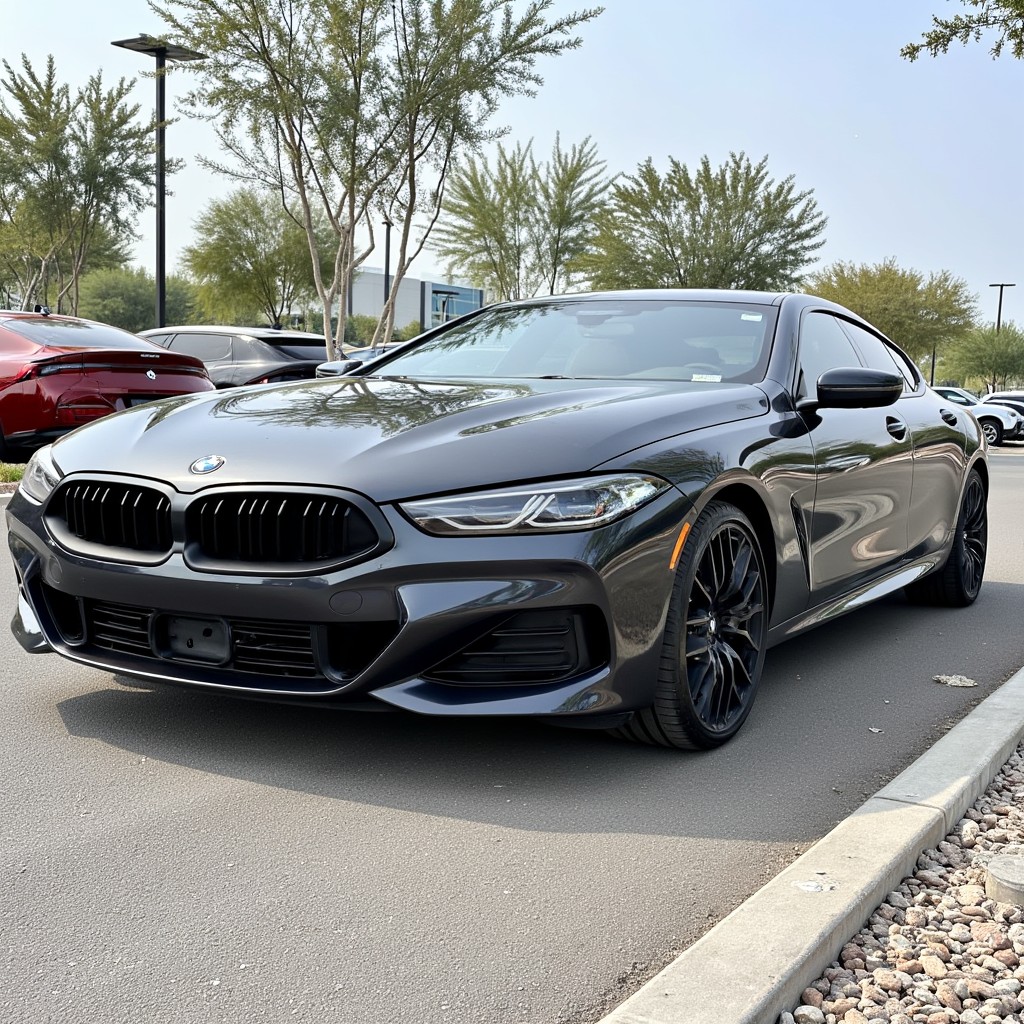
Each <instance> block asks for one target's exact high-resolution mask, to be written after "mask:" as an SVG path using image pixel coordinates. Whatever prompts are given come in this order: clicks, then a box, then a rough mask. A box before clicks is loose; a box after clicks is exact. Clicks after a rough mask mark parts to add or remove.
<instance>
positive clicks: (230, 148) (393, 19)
mask: <svg viewBox="0 0 1024 1024" xmlns="http://www.w3.org/2000/svg"><path fill="white" fill-rule="evenodd" d="M552 5H553V0H525V2H523V0H453V2H447V3H446V2H442V0H403V2H402V3H392V2H391V0H290V2H289V3H287V4H278V3H274V2H271V0H250V2H247V3H245V4H230V5H228V4H224V3H222V2H221V0H154V2H153V3H152V6H153V8H154V10H156V11H157V13H158V14H160V15H161V16H162V17H163V18H164V20H165V22H166V23H167V25H168V26H169V28H170V29H171V30H173V34H174V36H175V38H176V39H177V40H178V41H179V42H181V43H182V44H184V45H186V46H189V47H191V48H193V49H196V50H198V51H200V52H201V53H204V54H208V55H209V56H208V58H207V59H206V60H204V61H199V62H197V63H196V64H195V65H189V66H187V67H186V70H189V71H194V72H197V73H198V74H199V75H200V76H201V81H200V83H199V86H198V88H196V89H195V90H193V91H192V92H191V93H190V94H189V95H188V97H187V99H186V104H187V105H188V106H190V107H191V109H192V110H193V111H195V112H196V113H197V114H199V115H200V116H205V117H208V118H209V120H210V121H211V122H212V123H213V124H214V125H215V127H216V130H217V132H218V136H219V139H220V143H221V146H222V148H223V150H224V152H225V154H226V156H227V162H226V163H225V164H213V165H212V166H214V167H215V168H216V169H218V170H222V171H225V172H227V173H231V174H234V175H236V176H237V177H239V178H243V179H246V180H248V181H251V182H261V183H263V184H264V185H266V186H268V187H270V188H272V189H273V190H274V191H275V192H278V193H280V194H281V196H282V198H283V201H284V204H285V205H286V206H287V207H289V208H290V209H294V210H296V211H298V216H299V218H300V220H301V222H302V224H303V226H304V228H305V230H306V233H307V236H308V241H309V247H310V250H311V252H313V253H314V258H313V261H312V262H313V268H314V270H313V272H314V278H315V283H316V290H317V294H318V296H319V298H320V303H321V306H322V308H323V313H324V322H325V323H327V322H329V321H330V319H331V310H332V309H333V308H334V307H335V303H336V302H337V307H338V308H340V309H341V310H343V311H344V310H345V309H346V307H347V301H346V300H347V289H348V287H349V281H350V280H351V277H352V274H353V272H354V271H355V270H356V269H357V268H358V267H359V266H360V265H361V264H362V263H363V262H364V261H365V259H366V257H367V256H368V254H369V252H370V251H372V248H373V244H374V220H375V218H377V217H379V216H381V215H387V216H389V217H390V219H391V220H392V221H393V222H394V223H395V225H396V227H397V228H398V239H397V241H398V244H397V253H396V257H397V258H396V263H395V269H394V278H393V282H392V290H391V296H390V299H389V301H388V303H387V304H386V306H385V310H384V314H383V317H382V321H381V324H380V327H379V329H378V334H380V335H381V336H383V337H387V336H388V335H389V334H390V332H391V329H392V325H393V319H394V300H395V297H396V296H397V294H398V288H399V286H400V284H401V281H402V278H403V277H404V276H405V273H406V271H407V269H408V267H409V264H410V263H411V262H412V260H413V259H415V257H416V256H417V255H418V254H419V252H420V251H421V249H422V247H423V244H424V242H425V240H426V237H427V235H428V234H429V232H430V229H431V227H432V226H433V223H434V221H435V220H436V218H437V214H438V210H439V208H440V203H441V200H442V197H443V194H444V184H445V179H446V176H447V174H448V171H449V168H450V167H451V164H452V160H453V159H454V158H455V156H456V155H457V154H458V153H459V152H460V151H463V150H474V149H476V148H477V147H479V146H480V145H481V144H482V143H483V142H484V141H487V140H489V139H491V138H493V137H494V136H495V134H496V133H495V132H494V131H493V129H491V128H490V127H489V125H490V122H491V121H492V119H493V117H494V114H495V112H496V110H497V108H498V105H499V103H500V101H501V99H502V98H503V97H506V96H513V95H517V94H523V93H530V92H532V91H533V89H534V88H535V87H536V86H538V85H539V84H540V81H541V80H540V77H539V75H538V74H537V72H536V70H535V65H536V63H537V61H538V59H540V58H541V57H544V56H557V55H559V54H561V53H563V52H565V51H566V50H570V49H573V48H575V47H577V46H579V45H580V40H579V38H578V37H575V36H574V35H573V34H572V33H573V32H574V31H575V30H576V29H577V28H578V27H579V26H580V25H582V24H583V23H584V22H586V21H589V20H590V19H591V18H593V17H595V16H596V15H597V14H598V13H600V12H599V10H596V9H595V10H585V11H580V12H576V13H572V14H568V15H565V16H562V17H556V18H551V19H549V18H548V16H547V15H548V12H549V11H550V9H551V7H552ZM321 219H322V220H323V221H324V222H326V223H327V224H329V226H330V229H331V233H332V237H331V246H330V249H329V251H327V252H326V253H323V252H321V240H320V238H319V237H318V223H319V220H321ZM414 225H417V227H416V231H417V235H418V237H416V238H414V237H413V228H414ZM360 228H363V229H365V230H366V232H367V234H368V236H369V238H370V244H369V246H368V247H367V248H366V249H363V250H361V251H360V250H359V249H357V246H356V237H357V234H356V233H357V231H358V230H359V229H360ZM324 265H327V266H329V267H330V270H329V272H328V273H323V272H322V271H321V267H322V266H324ZM343 335H344V314H342V316H341V318H340V320H339V322H338V325H337V328H336V341H337V340H339V339H340V338H341V337H342V336H343ZM336 347H337V345H336Z"/></svg>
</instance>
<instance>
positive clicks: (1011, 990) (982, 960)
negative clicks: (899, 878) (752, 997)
mask: <svg viewBox="0 0 1024 1024" xmlns="http://www.w3.org/2000/svg"><path fill="white" fill-rule="evenodd" d="M1000 854H1020V855H1021V856H1024V744H1021V746H1019V747H1018V748H1017V750H1016V752H1015V753H1014V754H1013V756H1012V757H1011V758H1010V760H1009V761H1008V762H1007V763H1006V765H1004V767H1003V769H1002V770H1001V771H1000V772H999V774H998V775H996V777H995V778H994V779H993V780H992V784H991V785H990V786H989V788H988V790H987V791H986V792H985V793H984V794H983V795H982V796H981V797H980V798H979V799H978V800H977V801H976V802H975V804H974V806H973V807H971V808H970V809H969V810H968V811H967V813H966V814H965V815H964V817H963V818H962V819H961V820H960V821H959V823H958V824H957V826H956V828H955V829H954V830H953V831H952V832H951V833H950V834H949V835H948V836H947V837H946V839H945V840H944V841H943V842H941V843H939V844H938V848H937V849H928V850H925V851H924V852H923V853H922V854H921V856H920V857H918V860H917V870H916V871H915V872H914V874H913V875H912V876H910V877H908V878H905V879H904V880H903V882H902V884H901V885H900V887H899V889H898V890H896V891H895V892H891V893H889V895H888V898H887V899H886V901H885V902H884V903H883V904H882V905H881V906H880V907H878V909H877V910H876V911H875V912H874V913H873V914H872V915H871V918H870V919H869V920H868V922H867V924H866V925H865V926H864V927H863V928H862V929H861V930H860V931H859V932H858V933H857V934H856V935H854V936H853V938H852V939H850V941H849V942H847V943H846V945H845V946H844V947H843V950H842V952H841V953H840V955H839V960H838V961H835V962H833V963H832V965H831V966H830V967H829V968H828V969H827V970H826V971H825V973H824V974H823V975H822V977H821V978H819V979H818V980H817V981H815V982H813V983H812V984H811V985H810V986H809V987H808V988H807V989H805V990H804V993H803V996H802V1005H801V1006H799V1007H797V1008H795V1009H794V1010H792V1011H790V1012H786V1013H783V1014H781V1016H780V1017H779V1019H778V1024H840V1022H841V1024H864V1022H866V1021H882V1022H888V1024H1011V1022H1012V1024H1022V1022H1024V993H1022V989H1024V909H1022V908H1021V907H1018V906H1015V905H1013V904H1008V903H997V902H995V901H994V900H991V899H988V898H987V897H986V894H985V875H986V865H987V864H988V862H989V861H990V860H991V859H992V858H993V857H995V856H997V855H1000Z"/></svg>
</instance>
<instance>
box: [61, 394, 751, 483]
mask: <svg viewBox="0 0 1024 1024" xmlns="http://www.w3.org/2000/svg"><path fill="white" fill-rule="evenodd" d="M767 409H768V401H767V398H766V397H765V394H764V392H762V391H761V390H760V389H758V388H756V387H754V386H752V385H746V384H737V385H730V384H714V385H707V384H697V383H694V384H687V383H678V382H658V381H638V382H628V383H625V382H601V383H596V382H594V381H581V380H500V381H466V380H453V381H444V380H412V379H408V378H401V379H397V378H390V379H389V378H383V377H346V378H333V379H327V380H315V381H302V382H299V383H295V384H283V385H266V386H262V387H250V388H236V389H232V390H229V391H219V392H214V393H211V394H208V395H201V396H194V397H184V398H171V399H167V400H165V401H162V402H158V403H154V404H152V405H146V406H141V407H139V408H136V409H131V410H128V411H126V412H124V413H118V414H116V415H114V416H109V417H106V418H105V419H103V420H100V421H97V422H96V423H94V424H91V425H89V426H88V427H85V428H82V429H80V430H77V431H75V432H74V433H72V434H69V435H67V436H66V437H65V438H63V439H62V440H60V441H58V442H57V443H56V445H55V446H54V458H55V459H56V461H57V464H58V465H59V466H60V468H61V469H62V470H63V471H64V472H65V473H71V472H79V471H89V472H112V471H113V472H118V473H128V474H132V475H137V476H142V477H156V478H159V479H162V480H166V481H168V482H170V483H171V484H173V485H174V486H175V487H176V488H178V489H179V490H181V491H196V490H199V489H201V488H203V487H209V486H214V485H223V484H231V483H253V482H262V483H295V484H330V485H334V486H339V487H345V488H349V489H352V490H356V491H359V492H362V493H363V494H366V495H368V496H369V497H371V498H373V499H375V500H377V501H392V500H395V499H398V498H409V497H414V496H418V495H423V494H431V493H438V492H441V491H449V490H458V489H465V488H472V487H482V486H487V485H490V484H501V483H508V482H513V481H519V480H538V479H544V478H547V477H558V476H566V475H571V474H574V473H585V472H587V471H589V470H591V469H592V468H594V467H595V466H598V465H600V464H601V463H603V462H606V461H607V460H609V459H611V458H615V457H616V456H619V455H622V454H624V453H626V452H629V451H631V450H633V449H634V448H639V447H641V446H643V445H646V444H649V443H650V442H651V441H654V440H658V439H660V438H664V437H670V436H673V435H676V434H682V433H686V432H688V431H691V430H696V429H699V428H702V427H711V426H714V425H715V424H719V423H725V422H729V421H733V420H737V419H746V418H750V417H754V416H759V415H763V414H765V413H766V412H767ZM205 455H218V456H221V457H222V458H223V460H224V463H223V465H222V466H221V468H220V469H218V470H217V471H216V472H215V473H212V474H211V475H208V476H196V475H194V474H192V473H190V472H189V466H190V465H191V464H192V463H193V462H194V461H195V460H196V459H199V458H200V457H202V456H205Z"/></svg>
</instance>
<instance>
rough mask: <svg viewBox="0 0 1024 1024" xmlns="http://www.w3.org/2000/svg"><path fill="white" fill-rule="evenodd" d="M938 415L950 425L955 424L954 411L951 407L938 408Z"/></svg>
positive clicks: (953, 425)
mask: <svg viewBox="0 0 1024 1024" xmlns="http://www.w3.org/2000/svg"><path fill="white" fill-rule="evenodd" d="M939 415H940V416H941V417H942V418H943V419H944V420H945V421H946V422H947V423H948V424H949V425H950V426H951V427H955V426H956V413H955V412H953V410H952V409H940V410H939Z"/></svg>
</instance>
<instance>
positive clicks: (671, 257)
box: [576, 153, 826, 289]
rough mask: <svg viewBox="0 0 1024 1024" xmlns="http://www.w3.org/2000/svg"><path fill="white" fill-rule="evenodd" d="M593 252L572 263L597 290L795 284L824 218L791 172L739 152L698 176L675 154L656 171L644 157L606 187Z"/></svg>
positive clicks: (818, 242)
mask: <svg viewBox="0 0 1024 1024" xmlns="http://www.w3.org/2000/svg"><path fill="white" fill-rule="evenodd" d="M596 223H597V232H596V234H595V236H594V240H593V245H592V248H591V251H590V252H588V253H585V254H584V255H583V256H581V257H580V258H579V259H578V260H576V267H577V269H578V270H579V271H580V272H582V273H583V274H584V275H585V276H586V277H587V278H588V279H589V280H590V282H591V284H592V285H593V286H594V287H597V288H658V287H661V288H754V289H788V288H791V287H793V286H794V285H796V284H797V283H798V282H799V280H800V276H801V274H802V273H803V271H804V268H805V267H806V266H807V265H808V264H809V263H810V262H811V260H812V258H813V254H814V253H815V252H816V251H817V250H818V249H819V248H821V246H822V245H823V244H824V239H823V238H822V237H821V234H822V232H823V231H824V229H825V224H826V218H825V217H824V216H823V215H822V214H821V213H820V212H819V210H818V206H817V203H816V202H815V200H814V198H813V196H812V192H811V190H807V191H804V192H798V191H797V190H796V186H795V184H794V180H793V177H792V175H790V177H788V178H786V179H784V180H783V181H781V182H776V181H775V180H774V179H773V178H770V177H769V175H768V158H767V157H763V158H762V159H761V160H760V161H759V162H758V163H756V164H752V163H751V162H750V160H749V159H748V158H747V157H746V156H745V155H744V154H743V153H732V154H730V157H729V160H728V161H727V162H726V163H725V164H723V165H722V166H721V167H718V168H715V169H713V168H712V167H711V162H710V160H709V159H708V158H707V157H706V156H705V157H703V158H702V160H701V162H700V165H699V166H698V168H697V170H696V173H691V172H690V170H689V169H688V168H687V167H686V166H685V165H684V164H682V163H680V162H679V161H678V160H676V159H674V158H670V159H669V169H668V172H667V173H666V174H664V175H662V174H659V173H658V171H657V170H656V169H655V167H654V163H653V161H652V160H651V159H650V158H648V159H647V160H645V161H644V162H643V163H642V164H641V165H640V166H639V168H638V169H637V171H636V173H635V174H633V175H627V176H625V177H623V178H621V179H619V180H618V181H617V182H616V183H615V184H614V185H613V186H612V195H611V200H610V203H609V205H608V208H607V209H605V210H604V211H603V212H601V213H599V214H598V215H597V221H596Z"/></svg>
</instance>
